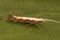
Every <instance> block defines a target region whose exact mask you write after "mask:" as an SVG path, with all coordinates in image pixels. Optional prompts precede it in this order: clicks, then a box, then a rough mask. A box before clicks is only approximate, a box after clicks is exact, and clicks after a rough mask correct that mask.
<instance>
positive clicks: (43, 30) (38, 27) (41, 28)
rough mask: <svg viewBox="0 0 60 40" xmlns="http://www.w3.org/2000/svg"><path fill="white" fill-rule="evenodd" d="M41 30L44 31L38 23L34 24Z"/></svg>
mask: <svg viewBox="0 0 60 40" xmlns="http://www.w3.org/2000/svg"><path fill="white" fill-rule="evenodd" d="M35 25H36V26H37V27H38V28H39V29H40V30H41V31H44V30H43V28H41V26H40V25H38V24H35Z"/></svg>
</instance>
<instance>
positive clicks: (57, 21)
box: [43, 19, 60, 23]
mask: <svg viewBox="0 0 60 40" xmlns="http://www.w3.org/2000/svg"><path fill="white" fill-rule="evenodd" d="M43 20H44V21H51V22H55V23H60V22H59V21H55V20H51V19H43Z"/></svg>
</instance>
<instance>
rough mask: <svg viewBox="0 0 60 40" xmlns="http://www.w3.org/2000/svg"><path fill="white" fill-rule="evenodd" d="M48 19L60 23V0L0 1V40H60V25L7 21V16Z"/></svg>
mask: <svg viewBox="0 0 60 40" xmlns="http://www.w3.org/2000/svg"><path fill="white" fill-rule="evenodd" d="M9 13H12V14H13V15H17V16H26V17H36V18H48V19H53V20H57V21H60V0H0V16H1V17H2V18H4V20H1V21H0V40H60V24H57V23H53V22H44V23H39V24H38V25H40V27H41V28H42V29H43V30H44V31H41V30H39V28H37V26H36V25H29V26H27V27H26V25H27V24H25V23H15V22H11V21H7V20H6V15H7V14H9Z"/></svg>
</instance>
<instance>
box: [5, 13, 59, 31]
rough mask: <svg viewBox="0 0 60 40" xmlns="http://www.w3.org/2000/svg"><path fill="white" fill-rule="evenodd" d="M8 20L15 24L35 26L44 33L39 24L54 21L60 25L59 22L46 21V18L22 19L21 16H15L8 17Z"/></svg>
mask: <svg viewBox="0 0 60 40" xmlns="http://www.w3.org/2000/svg"><path fill="white" fill-rule="evenodd" d="M6 18H7V19H8V20H11V21H14V22H22V23H29V24H35V25H36V26H37V27H38V28H39V29H41V30H42V31H44V30H43V29H42V28H40V27H39V25H37V24H38V23H41V22H46V21H52V22H55V23H60V22H59V21H55V20H51V19H44V18H32V17H21V16H15V15H11V14H9V15H7V17H6Z"/></svg>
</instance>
